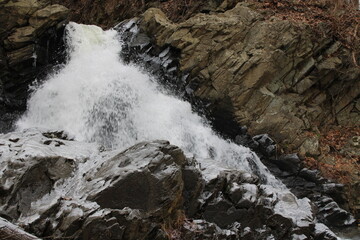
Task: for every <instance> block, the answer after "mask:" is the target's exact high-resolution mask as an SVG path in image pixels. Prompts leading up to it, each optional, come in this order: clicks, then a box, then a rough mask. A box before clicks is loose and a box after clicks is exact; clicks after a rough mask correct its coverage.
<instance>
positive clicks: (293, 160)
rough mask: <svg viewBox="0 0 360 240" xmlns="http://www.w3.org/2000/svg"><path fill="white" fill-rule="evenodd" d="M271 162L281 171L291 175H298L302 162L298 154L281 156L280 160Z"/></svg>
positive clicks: (274, 159) (273, 159) (276, 159)
mask: <svg viewBox="0 0 360 240" xmlns="http://www.w3.org/2000/svg"><path fill="white" fill-rule="evenodd" d="M271 162H272V163H274V164H275V165H276V166H278V167H279V169H280V170H282V171H286V172H288V173H290V174H297V173H298V172H299V170H300V168H301V166H300V163H301V161H300V159H299V157H298V156H297V154H287V155H281V156H280V157H279V158H272V159H271Z"/></svg>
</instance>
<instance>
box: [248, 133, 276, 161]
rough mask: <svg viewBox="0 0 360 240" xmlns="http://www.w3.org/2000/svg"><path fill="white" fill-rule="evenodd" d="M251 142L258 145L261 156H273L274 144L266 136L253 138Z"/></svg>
mask: <svg viewBox="0 0 360 240" xmlns="http://www.w3.org/2000/svg"><path fill="white" fill-rule="evenodd" d="M253 140H254V141H255V142H257V143H258V144H259V149H260V151H261V152H262V153H263V154H265V155H267V156H272V155H274V154H275V152H276V143H275V141H274V140H272V139H271V138H270V136H269V135H268V134H261V135H256V136H254V137H253Z"/></svg>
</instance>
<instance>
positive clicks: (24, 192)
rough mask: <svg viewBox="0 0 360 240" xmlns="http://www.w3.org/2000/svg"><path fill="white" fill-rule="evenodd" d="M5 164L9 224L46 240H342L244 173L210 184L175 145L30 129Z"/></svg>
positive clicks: (9, 149) (4, 138) (7, 144)
mask: <svg viewBox="0 0 360 240" xmlns="http://www.w3.org/2000/svg"><path fill="white" fill-rule="evenodd" d="M0 160H1V161H0V169H1V182H0V191H1V196H0V205H1V216H2V217H4V218H7V219H8V220H10V221H12V222H13V223H16V224H18V225H20V226H22V227H24V228H25V230H27V231H28V232H31V233H33V234H35V235H36V236H38V237H43V238H44V237H48V236H52V237H54V238H56V237H67V238H71V239H96V240H97V239H213V238H214V237H216V238H217V239H269V237H270V238H271V237H272V238H276V239H297V238H299V239H304V238H307V239H336V236H335V235H334V234H333V233H332V232H331V231H330V230H329V229H327V227H325V226H324V225H322V224H319V223H316V221H315V218H314V214H315V213H316V212H315V211H314V210H312V209H311V204H310V202H309V200H308V199H306V198H304V199H296V197H295V196H294V195H293V194H291V193H290V192H287V191H284V190H283V189H282V190H280V191H279V190H275V189H274V188H273V187H271V186H269V185H262V184H260V181H259V178H258V176H256V175H254V174H252V173H249V172H244V171H241V170H223V171H220V173H219V175H218V176H214V177H211V178H209V177H206V176H205V175H204V174H205V172H203V171H202V170H201V169H200V168H199V164H198V163H197V162H196V160H194V159H189V158H187V157H186V156H185V155H184V154H183V152H182V151H181V150H180V149H179V148H178V147H175V146H173V145H171V144H169V142H167V141H153V142H143V143H139V144H137V145H135V146H133V147H131V148H129V149H127V150H125V151H118V150H115V151H111V152H107V151H103V150H102V149H101V148H100V147H99V146H96V145H95V144H89V143H81V142H76V141H73V140H71V138H69V137H68V136H66V134H63V133H62V132H43V133H41V132H39V131H38V130H27V131H25V132H21V133H11V134H6V135H0ZM280 188H281V186H280ZM289 210H291V211H289Z"/></svg>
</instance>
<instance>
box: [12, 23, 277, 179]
mask: <svg viewBox="0 0 360 240" xmlns="http://www.w3.org/2000/svg"><path fill="white" fill-rule="evenodd" d="M118 34H119V33H117V32H116V31H115V30H108V31H103V30H102V29H101V28H99V27H96V26H87V25H80V24H76V23H70V24H68V26H67V27H66V42H67V45H68V46H67V49H68V58H69V59H68V62H67V64H66V65H65V66H64V67H63V69H61V70H60V71H59V72H57V73H55V74H52V75H50V76H49V77H48V79H47V80H46V81H45V82H44V83H43V84H42V85H41V86H39V87H37V89H36V90H35V91H34V92H33V94H32V96H31V97H30V99H29V101H28V110H27V112H26V114H25V115H24V116H23V117H22V118H21V119H20V120H19V121H18V122H17V128H18V129H25V128H30V127H41V128H49V129H62V130H65V131H67V132H69V133H70V134H72V135H74V136H75V138H76V139H77V140H79V141H88V142H97V143H99V144H102V145H104V146H106V147H108V148H127V147H130V146H131V145H134V144H135V143H137V142H139V141H145V140H155V139H165V140H169V141H170V142H171V143H172V144H174V145H177V146H179V147H181V148H182V149H183V150H184V151H185V153H186V154H188V155H193V156H195V157H196V158H199V159H212V160H214V161H215V162H222V163H223V164H224V165H225V166H226V167H232V168H234V167H235V168H241V169H244V170H248V171H257V172H261V173H262V177H263V179H264V181H268V182H269V183H271V182H276V185H278V184H279V183H278V182H277V180H275V178H274V177H273V176H272V175H270V174H268V171H267V170H266V168H265V167H263V165H262V164H261V163H260V161H259V159H258V158H257V157H256V155H255V154H254V153H253V152H251V151H250V150H249V149H247V148H245V147H242V146H238V145H236V144H234V143H232V142H229V141H226V140H224V139H222V138H220V137H218V136H217V135H216V134H215V132H214V131H213V130H212V129H211V128H210V127H209V126H208V124H207V123H206V121H205V120H204V119H203V118H201V117H200V116H199V115H197V114H196V113H194V112H192V109H191V106H190V104H189V103H188V102H185V101H183V100H181V99H179V98H176V97H174V96H171V95H169V94H166V92H165V91H164V90H163V89H162V88H161V86H160V85H159V84H158V83H157V82H156V80H155V79H153V78H152V77H151V76H149V75H147V74H146V73H143V72H142V71H140V69H139V68H137V67H136V66H133V65H126V64H124V63H123V62H122V61H121V59H120V58H119V53H120V51H121V42H120V41H119V40H118V39H120V38H119V36H118Z"/></svg>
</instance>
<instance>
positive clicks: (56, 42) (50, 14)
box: [0, 0, 69, 132]
mask: <svg viewBox="0 0 360 240" xmlns="http://www.w3.org/2000/svg"><path fill="white" fill-rule="evenodd" d="M68 14H69V10H68V9H67V8H66V7H64V6H62V5H58V4H51V3H50V2H49V1H46V0H21V1H18V0H6V1H1V2H0V25H1V29H0V132H4V131H8V130H9V129H10V128H11V123H12V120H13V119H14V118H15V117H14V116H13V115H14V114H16V112H17V111H23V110H24V109H25V107H26V99H27V96H28V93H27V91H28V87H29V85H30V84H31V83H32V82H33V81H34V80H35V78H36V77H38V76H40V75H41V74H44V73H43V72H47V71H48V70H49V66H52V65H53V64H54V63H55V62H58V63H60V62H61V61H62V60H61V57H62V58H63V57H64V54H62V56H61V54H60V55H59V54H57V51H58V50H59V47H60V46H61V45H62V43H61V42H62V41H63V39H62V35H63V28H64V24H65V23H66V19H67V17H68ZM59 51H60V50H59ZM60 56H61V57H60Z"/></svg>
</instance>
